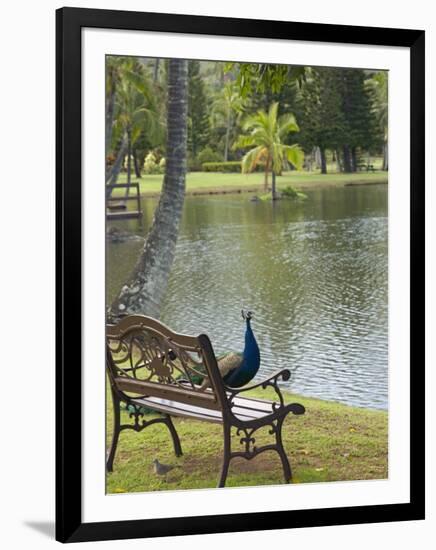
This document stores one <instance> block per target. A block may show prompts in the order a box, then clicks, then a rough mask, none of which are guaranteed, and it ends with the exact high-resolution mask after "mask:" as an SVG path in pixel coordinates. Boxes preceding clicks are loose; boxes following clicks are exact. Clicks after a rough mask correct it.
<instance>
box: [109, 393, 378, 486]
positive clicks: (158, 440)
mask: <svg viewBox="0 0 436 550" xmlns="http://www.w3.org/2000/svg"><path fill="white" fill-rule="evenodd" d="M253 395H257V396H258V397H259V396H262V397H265V396H269V397H273V394H272V393H271V394H269V393H268V391H262V390H258V391H256V392H253ZM286 401H287V402H291V401H297V402H300V403H302V404H303V405H304V406H305V407H306V414H305V415H304V416H293V415H292V414H291V415H289V417H288V419H287V420H286V422H285V424H284V426H283V441H284V444H285V448H286V451H287V453H288V456H289V458H290V461H291V466H292V468H293V474H294V479H293V483H311V482H320V481H343V480H362V479H385V478H386V477H387V475H388V414H387V413H386V412H384V411H373V410H368V409H358V408H353V407H348V406H346V405H341V404H338V403H333V402H327V401H321V400H318V399H311V398H306V397H301V396H295V395H293V396H291V395H287V396H286ZM149 418H151V416H150V417H149ZM107 421H108V433H107V441H108V444H109V442H110V437H111V433H112V403H111V400H110V398H109V399H108V411H107ZM128 421H129V419H128V415H127V413H125V412H123V413H122V422H123V423H124V422H128ZM174 422H175V426H176V429H177V431H178V433H179V436H180V440H181V444H182V449H183V456H182V457H180V458H176V457H175V455H174V453H173V446H172V441H171V439H170V436H169V433H168V431H167V428H166V427H165V426H163V425H159V424H157V425H153V426H150V427H148V428H146V429H145V430H144V431H142V432H141V433H136V432H134V431H131V430H125V431H123V432H122V433H121V436H120V441H119V445H118V449H117V454H116V456H115V462H114V471H113V472H112V473H110V474H108V475H107V491H108V493H125V492H143V491H159V490H174V489H194V488H197V489H199V488H211V487H216V484H217V481H218V477H219V472H220V465H221V457H222V446H223V443H222V442H223V438H222V427H221V426H220V425H216V424H208V423H205V422H197V421H192V420H186V419H175V421H174ZM260 434H261V432H260V431H259V432H258V436H256V440H257V441H256V443H258V444H261V443H262V442H263V441H267V439H268V441H271V436H269V437H268V436H265V435H260ZM232 446H233V449H236V448H238V446H239V438H238V437H236V436H235V435H234V436H233V437H232ZM154 458H158V459H159V460H160V461H161V462H163V463H166V464H173V465H176V468H174V470H172V471H171V472H170V473H169V474H168V475H167V478H166V479H163V478H160V477H159V478H158V477H157V476H156V475H155V474H154V473H153V468H152V460H153V459H154ZM282 480H283V477H282V470H281V464H280V460H279V458H278V455H277V453H275V452H271V451H268V452H265V453H263V454H261V455H259V456H258V457H256V458H255V459H253V460H251V461H246V460H244V459H239V458H238V459H233V460H232V461H231V463H230V470H229V475H228V478H227V484H226V486H228V487H237V486H244V485H245V486H248V485H274V484H281V483H282V482H283V481H282Z"/></svg>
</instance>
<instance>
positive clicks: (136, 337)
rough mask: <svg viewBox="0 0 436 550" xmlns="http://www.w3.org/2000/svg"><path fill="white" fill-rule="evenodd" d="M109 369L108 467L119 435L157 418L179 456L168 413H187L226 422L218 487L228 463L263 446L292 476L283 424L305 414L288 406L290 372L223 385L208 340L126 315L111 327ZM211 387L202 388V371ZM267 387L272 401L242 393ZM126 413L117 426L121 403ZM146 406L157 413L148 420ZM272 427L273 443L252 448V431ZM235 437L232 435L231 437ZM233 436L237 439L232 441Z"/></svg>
mask: <svg viewBox="0 0 436 550" xmlns="http://www.w3.org/2000/svg"><path fill="white" fill-rule="evenodd" d="M106 335H107V372H108V377H109V381H110V385H111V393H112V399H113V406H114V430H113V436H112V443H111V446H110V449H109V452H108V457H107V470H108V471H109V472H111V471H112V470H113V463H114V458H115V452H116V448H117V444H118V439H119V436H120V432H121V431H123V430H125V429H133V430H135V431H137V432H139V431H141V430H143V429H144V428H146V427H147V426H150V425H152V424H156V423H162V424H165V425H166V427H167V428H168V430H169V432H170V434H171V436H172V440H173V444H174V451H175V454H176V456H180V455H181V454H182V448H181V445H180V440H179V436H178V434H177V431H176V429H175V427H174V424H173V422H172V417H173V416H179V417H184V418H191V419H193V420H201V421H205V422H213V423H218V424H222V426H223V462H222V468H221V475H220V478H219V482H218V487H224V485H225V482H226V478H227V473H228V469H229V464H230V460H231V459H232V458H235V457H243V458H245V459H248V460H250V459H252V458H254V457H255V456H257V455H259V454H260V453H262V452H264V451H269V450H272V451H276V452H277V453H278V455H279V457H280V459H281V462H282V467H283V475H284V479H285V482H286V483H288V482H289V480H290V479H291V477H292V472H291V467H290V464H289V460H288V457H287V456H286V453H285V450H284V448H283V443H282V426H283V421H284V420H285V418H286V416H287V415H288V414H289V413H290V412H292V413H293V414H298V415H300V414H304V412H305V409H304V407H303V406H302V405H300V404H298V403H292V404H288V405H287V404H285V402H284V399H283V395H282V393H281V391H280V388H279V386H278V382H279V381H280V380H288V379H289V377H290V371H289V370H287V369H284V370H281V371H278V372H277V373H276V374H274V375H273V376H271V377H270V378H268V379H266V380H263V381H262V382H260V383H258V384H254V385H251V386H249V387H247V386H246V387H243V388H237V389H236V388H230V387H227V386H226V385H225V384H224V382H223V379H222V378H221V375H220V372H219V369H218V365H217V360H216V358H215V354H214V351H213V349H212V345H211V343H210V340H209V338H208V337H207V336H206V335H205V334H201V335H199V336H187V335H182V334H176V333H175V332H173V331H171V330H170V329H169V328H167V327H166V326H165V325H163V324H162V323H160V322H158V321H156V320H155V319H151V318H149V317H144V316H140V315H132V316H127V317H125V318H123V319H122V320H121V321H120V322H119V323H118V324H117V325H108V326H107V330H106ZM205 373H206V374H207V376H208V378H209V384H210V387H208V388H205V387H203V388H202V387H201V385H200V382H199V381H201V380H202V379H203V378H204V374H205ZM267 387H271V388H273V389H274V390H275V392H276V395H277V401H276V402H275V401H268V400H263V399H255V398H251V397H245V396H244V395H243V394H244V393H245V392H247V391H249V390H251V389H253V388H263V389H265V388H267ZM121 403H124V404H125V405H126V406H127V409H128V411H130V417H131V418H132V419H133V424H121V415H120V411H121V409H120V405H121ZM144 408H148V409H152V410H154V411H156V412H159V413H161V415H160V416H159V417H157V418H156V417H153V418H151V419H149V420H146V419H145V418H144ZM264 427H267V428H269V432H268V433H269V434H270V435H271V436H272V439H273V441H272V442H271V443H270V444H268V445H263V446H260V447H257V446H256V445H255V443H256V440H255V437H253V436H254V434H255V432H256V431H257V430H259V429H260V428H264ZM232 430H233V431H235V432H236V435H237V436H238V437H239V444H240V445H241V446H242V448H239V449H236V450H234V449H232V448H231V433H232ZM233 441H235V439H234V440H233ZM236 441H238V439H236Z"/></svg>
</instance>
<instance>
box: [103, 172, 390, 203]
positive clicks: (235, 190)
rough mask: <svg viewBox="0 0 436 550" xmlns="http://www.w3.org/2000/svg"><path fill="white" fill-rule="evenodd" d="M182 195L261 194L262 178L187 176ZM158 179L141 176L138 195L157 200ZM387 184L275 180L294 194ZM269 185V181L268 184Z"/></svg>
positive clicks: (376, 176) (338, 178)
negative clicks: (313, 190) (294, 190)
mask: <svg viewBox="0 0 436 550" xmlns="http://www.w3.org/2000/svg"><path fill="white" fill-rule="evenodd" d="M186 179H187V182H186V195H187V196H206V195H227V194H229V195H230V194H242V193H252V194H259V193H261V194H263V193H265V191H264V185H263V174H259V173H256V174H250V175H245V174H239V173H236V174H222V173H212V172H190V173H188V175H187V178H186ZM162 180H163V176H162V175H144V176H142V177H141V178H140V179H139V180H138V179H137V178H134V180H133V181H139V184H140V194H141V196H142V197H149V198H153V197H158V196H159V195H160V189H161V186H162ZM124 182H125V175H124V174H123V175H122V176H121V178H120V181H119V183H124ZM387 183H388V172H382V171H377V172H375V173H374V172H369V173H367V172H364V173H362V172H359V173H353V174H343V173H340V174H334V173H333V174H326V175H321V174H319V173H316V174H310V173H292V172H287V173H284V174H283V176H280V177H278V178H277V187H278V189H279V190H280V189H284V188H285V187H287V186H292V187H293V188H294V189H296V190H297V191H308V190H310V189H327V188H333V187H335V188H336V187H353V186H366V185H380V184H387ZM270 184H271V181H270ZM123 195H124V189H123V190H119V191H117V192H115V193H114V195H113V196H116V197H117V196H119V197H120V198H122V196H123Z"/></svg>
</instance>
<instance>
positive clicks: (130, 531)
mask: <svg viewBox="0 0 436 550" xmlns="http://www.w3.org/2000/svg"><path fill="white" fill-rule="evenodd" d="M84 27H89V28H104V29H127V30H145V31H157V32H171V33H192V34H199V35H222V36H242V37H253V38H271V39H281V40H290V39H291V40H301V41H312V42H333V43H341V44H348V43H350V44H366V45H368V44H369V45H381V46H398V47H403V48H404V47H406V48H409V49H410V62H411V74H410V107H411V114H410V116H411V119H410V124H411V133H410V144H411V146H410V163H411V164H410V166H411V171H410V192H411V202H410V214H411V234H410V246H411V262H410V276H411V279H410V281H411V289H410V290H411V304H410V307H411V324H410V326H411V332H410V338H411V339H410V346H411V348H410V349H411V351H410V410H411V415H410V430H411V432H410V438H411V439H410V441H411V445H410V449H411V454H410V502H407V503H402V504H386V505H370V506H357V507H342V508H328V509H325V508H323V509H310V510H295V511H277V512H262V513H244V514H238V515H237V517H236V515H234V514H229V515H217V516H213V517H211V516H196V517H171V518H165V519H145V518H144V519H141V520H135V521H109V522H100V523H83V522H82V491H81V486H82V468H81V456H82V443H81V421H82V418H81V416H82V415H81V401H80V400H81V397H80V396H81V384H82V380H81V376H80V362H81V350H82V347H81V346H82V343H81V326H82V283H81V273H82V225H81V222H82V220H81V208H82V190H81V185H80V182H81V160H82V159H81V146H82V140H81V131H82V128H81V116H82V110H81V86H82V83H81V52H82V39H81V29H82V28H84ZM424 41H425V33H424V31H419V30H405V29H390V28H372V27H358V26H340V25H325V24H315V23H291V22H284V21H267V22H266V21H261V20H249V19H231V18H216V17H203V16H191V15H170V14H160V13H139V12H128V11H110V10H94V9H79V8H62V9H59V10H57V13H56V87H57V90H56V110H57V122H56V134H57V136H56V137H57V139H56V142H57V146H56V179H57V199H56V207H57V215H56V230H57V250H56V251H57V274H56V283H57V291H56V298H57V312H56V326H57V330H56V341H57V352H56V361H57V380H56V397H57V400H56V416H57V419H56V437H57V444H56V539H57V540H59V541H61V542H78V541H94V540H109V539H128V538H140V537H158V536H172V535H189V534H200V533H220V532H232V531H251V530H258V529H259V528H261V529H280V528H292V527H308V526H324V525H343V524H353V523H354V524H357V523H375V522H388V521H405V520H417V519H424V313H423V311H424V181H425V180H424V177H425V172H424V170H425V168H424V108H425V107H424V48H425V46H424ZM236 520H237V521H236Z"/></svg>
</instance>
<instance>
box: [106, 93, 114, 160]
mask: <svg viewBox="0 0 436 550" xmlns="http://www.w3.org/2000/svg"><path fill="white" fill-rule="evenodd" d="M114 108H115V85H114V84H113V85H112V89H111V92H110V94H109V97H108V98H107V99H106V125H105V129H106V132H105V133H106V136H105V137H106V140H105V141H106V156H108V155H109V152H110V150H111V145H112V128H113V123H114Z"/></svg>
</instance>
